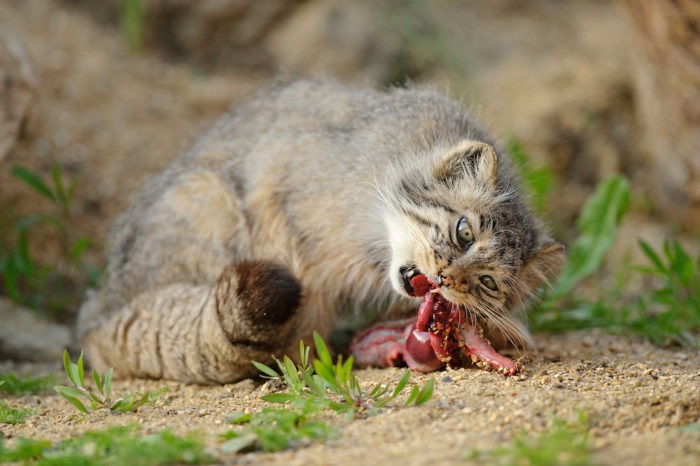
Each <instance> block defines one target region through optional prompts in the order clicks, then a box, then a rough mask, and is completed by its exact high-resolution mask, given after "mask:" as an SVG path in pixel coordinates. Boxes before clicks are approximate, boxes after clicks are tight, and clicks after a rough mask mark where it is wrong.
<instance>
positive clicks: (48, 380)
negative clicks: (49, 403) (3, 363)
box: [0, 372, 57, 395]
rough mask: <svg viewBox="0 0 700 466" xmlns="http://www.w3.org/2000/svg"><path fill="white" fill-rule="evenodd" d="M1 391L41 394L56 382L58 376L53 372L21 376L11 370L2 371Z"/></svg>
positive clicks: (15, 393)
mask: <svg viewBox="0 0 700 466" xmlns="http://www.w3.org/2000/svg"><path fill="white" fill-rule="evenodd" d="M0 379H3V380H2V381H0V392H5V393H9V394H11V395H28V394H39V393H44V392H46V391H48V390H49V389H50V388H51V386H52V385H53V384H55V383H56V380H57V377H56V376H55V375H53V374H49V375H45V376H42V377H29V376H24V377H19V376H17V375H16V374H13V373H11V372H6V373H3V372H0Z"/></svg>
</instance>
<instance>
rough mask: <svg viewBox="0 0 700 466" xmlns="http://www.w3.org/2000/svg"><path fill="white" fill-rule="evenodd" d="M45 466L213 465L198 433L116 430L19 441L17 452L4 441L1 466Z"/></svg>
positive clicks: (16, 447) (0, 452) (131, 429)
mask: <svg viewBox="0 0 700 466" xmlns="http://www.w3.org/2000/svg"><path fill="white" fill-rule="evenodd" d="M17 462H23V463H24V464H32V465H36V466H44V465H65V466H68V465H71V466H72V465H91V466H92V465H94V466H102V465H115V466H116V465H124V464H128V465H130V466H154V465H166V464H211V463H216V462H217V459H216V458H214V457H213V456H211V455H210V454H208V453H207V452H206V451H205V448H204V442H203V440H202V437H201V436H200V435H198V434H195V433H190V434H187V435H185V436H177V435H175V434H173V433H172V432H170V431H169V430H165V431H162V432H159V433H157V434H152V435H144V434H143V433H142V432H141V431H140V430H139V428H138V427H137V426H134V425H131V426H119V427H112V428H109V429H106V430H103V431H91V432H86V433H85V434H83V435H81V436H79V437H75V438H70V439H66V440H63V441H60V442H56V443H52V442H50V441H47V440H32V439H18V441H17V444H16V446H15V447H14V448H7V447H5V446H4V444H3V443H2V440H0V463H17Z"/></svg>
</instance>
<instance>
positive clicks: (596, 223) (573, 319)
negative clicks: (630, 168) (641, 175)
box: [530, 175, 630, 331]
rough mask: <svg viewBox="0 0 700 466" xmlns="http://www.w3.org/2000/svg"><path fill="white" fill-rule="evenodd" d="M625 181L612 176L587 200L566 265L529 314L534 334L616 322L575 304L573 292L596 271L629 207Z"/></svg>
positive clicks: (606, 312) (597, 309)
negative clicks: (535, 332) (541, 331)
mask: <svg viewBox="0 0 700 466" xmlns="http://www.w3.org/2000/svg"><path fill="white" fill-rule="evenodd" d="M629 197H630V187H629V182H628V181H627V179H626V178H625V177H623V176H620V175H615V176H612V177H610V178H607V179H606V180H604V181H602V182H601V183H600V184H599V185H598V187H597V188H596V190H595V192H594V193H593V194H592V195H591V196H590V197H589V198H588V200H587V201H586V203H585V204H584V206H583V209H582V210H581V215H580V216H579V218H578V222H577V225H578V228H579V230H580V234H579V236H578V237H577V238H576V240H575V241H574V243H573V244H572V245H571V247H570V249H569V254H568V256H569V257H568V261H567V263H566V265H565V267H564V270H563V271H562V273H561V274H560V275H559V278H558V279H557V281H556V282H555V283H554V286H553V287H552V289H551V290H550V291H549V292H548V293H547V294H546V295H545V297H544V299H543V300H542V302H541V303H540V305H539V306H537V307H535V309H533V311H532V313H531V314H530V317H531V319H530V321H531V326H532V328H533V329H534V330H549V331H552V330H565V329H571V328H582V327H591V326H606V325H611V324H612V323H613V322H614V321H615V318H614V317H613V316H611V315H610V308H609V307H606V306H604V305H603V304H602V303H594V304H591V303H590V302H589V301H586V300H584V301H581V300H577V299H576V298H575V297H572V291H573V290H574V289H575V288H576V287H577V286H578V285H579V284H580V283H581V282H582V281H583V280H584V279H586V278H588V277H589V276H591V275H592V274H594V273H595V272H596V271H598V270H599V269H600V267H601V265H602V264H603V260H604V259H605V254H606V253H607V252H608V250H609V249H610V247H611V246H612V245H613V243H614V241H615V238H616V236H617V229H618V227H619V225H620V222H621V221H622V218H623V216H624V214H625V212H626V211H627V208H628V206H629Z"/></svg>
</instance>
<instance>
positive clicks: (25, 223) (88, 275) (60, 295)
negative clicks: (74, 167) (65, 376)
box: [0, 166, 99, 310]
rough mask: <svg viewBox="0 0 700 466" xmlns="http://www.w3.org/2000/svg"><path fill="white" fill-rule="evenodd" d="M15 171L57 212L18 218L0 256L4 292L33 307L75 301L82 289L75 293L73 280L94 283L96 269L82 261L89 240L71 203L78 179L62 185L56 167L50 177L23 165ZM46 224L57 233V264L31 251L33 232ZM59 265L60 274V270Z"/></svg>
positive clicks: (58, 306)
mask: <svg viewBox="0 0 700 466" xmlns="http://www.w3.org/2000/svg"><path fill="white" fill-rule="evenodd" d="M12 175H13V176H14V177H15V178H17V179H19V180H20V181H22V182H23V183H24V184H25V185H27V186H28V187H30V188H31V189H32V190H33V191H34V192H35V193H37V194H39V195H41V196H42V197H44V198H46V199H48V200H49V201H51V203H52V204H53V206H54V210H55V213H53V214H34V215H29V216H26V217H22V218H20V219H19V220H18V221H17V223H16V225H15V234H16V238H15V240H14V242H13V244H12V245H11V246H9V247H7V250H8V252H6V253H4V254H2V255H0V276H2V283H3V288H4V292H5V294H7V296H9V297H10V298H11V299H12V300H13V301H15V302H16V303H20V304H24V305H28V306H30V307H32V308H35V309H39V308H43V309H47V310H60V309H65V308H71V307H74V306H75V305H77V301H78V299H81V298H82V290H78V292H76V287H75V286H74V283H75V282H76V281H78V278H77V277H80V280H82V281H86V282H88V284H90V285H95V284H96V283H97V281H98V280H99V272H98V270H97V269H96V268H95V267H93V266H91V265H89V264H88V263H87V262H85V261H84V259H83V258H84V254H85V252H86V251H87V250H88V249H89V248H90V245H91V243H92V241H91V239H90V238H89V237H87V236H81V235H79V234H78V232H77V230H76V229H75V227H74V222H73V219H72V212H71V205H72V203H73V196H74V194H75V187H76V183H75V182H72V183H70V184H69V185H66V184H64V182H63V175H62V174H61V170H60V168H59V167H58V166H54V167H53V169H52V170H51V178H50V180H49V181H46V180H44V179H43V178H42V177H41V176H40V175H38V174H37V173H35V172H33V171H31V170H28V169H26V168H24V167H18V166H15V167H12ZM39 227H48V228H51V229H52V230H53V232H54V233H56V234H57V236H58V239H59V241H58V244H59V245H60V247H61V257H62V258H63V259H62V262H61V263H60V264H58V265H54V266H48V265H42V264H40V263H38V262H37V261H35V260H34V258H33V257H32V255H31V252H30V249H31V248H30V239H31V232H32V231H33V230H34V229H36V228H39ZM59 270H60V273H59Z"/></svg>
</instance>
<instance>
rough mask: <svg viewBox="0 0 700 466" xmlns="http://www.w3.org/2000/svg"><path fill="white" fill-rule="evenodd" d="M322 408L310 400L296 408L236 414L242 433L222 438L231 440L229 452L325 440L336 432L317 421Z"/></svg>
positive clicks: (235, 421)
mask: <svg viewBox="0 0 700 466" xmlns="http://www.w3.org/2000/svg"><path fill="white" fill-rule="evenodd" d="M319 410H320V407H319V406H318V405H315V404H314V403H313V402H311V401H310V400H307V402H306V403H304V404H297V405H295V406H294V407H293V408H292V409H288V408H278V407H267V408H263V409H262V410H260V411H258V412H256V413H254V414H245V413H234V414H232V415H231V416H229V418H228V422H229V423H230V424H237V425H242V426H243V427H244V428H243V429H242V430H231V431H229V432H226V433H225V434H223V435H222V437H223V438H225V439H228V441H227V442H226V443H225V444H224V445H223V446H222V449H223V450H224V451H226V452H239V451H244V450H254V449H260V450H263V451H269V452H272V451H280V450H284V449H286V448H290V447H292V446H297V445H300V444H302V443H303V442H305V441H312V440H322V439H326V438H328V437H330V436H331V435H333V434H335V432H336V430H335V429H334V428H332V427H330V426H329V425H328V424H326V423H325V422H322V421H319V420H318V419H316V417H317V415H318V414H319V412H320V411H319Z"/></svg>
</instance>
